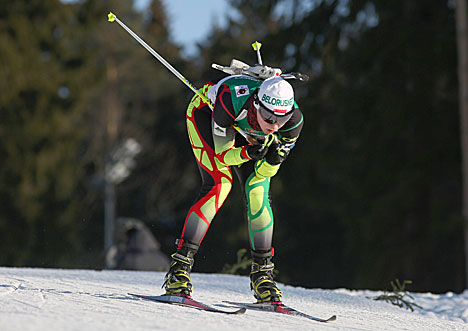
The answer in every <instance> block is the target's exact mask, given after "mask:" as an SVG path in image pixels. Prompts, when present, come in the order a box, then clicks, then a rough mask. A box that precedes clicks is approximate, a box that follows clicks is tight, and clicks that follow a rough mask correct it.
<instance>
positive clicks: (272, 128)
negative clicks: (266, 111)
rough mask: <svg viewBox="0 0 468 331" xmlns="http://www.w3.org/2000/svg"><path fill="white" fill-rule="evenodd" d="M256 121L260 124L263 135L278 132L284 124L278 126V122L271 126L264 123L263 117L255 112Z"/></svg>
mask: <svg viewBox="0 0 468 331" xmlns="http://www.w3.org/2000/svg"><path fill="white" fill-rule="evenodd" d="M257 121H258V124H260V127H261V128H262V131H263V133H265V134H271V133H274V132H276V131H278V130H279V129H280V128H281V127H282V126H283V125H284V124H285V123H283V124H282V125H280V124H279V123H278V122H276V123H274V124H271V123H268V122H266V121H265V120H264V119H263V117H262V116H261V115H260V112H258V111H257Z"/></svg>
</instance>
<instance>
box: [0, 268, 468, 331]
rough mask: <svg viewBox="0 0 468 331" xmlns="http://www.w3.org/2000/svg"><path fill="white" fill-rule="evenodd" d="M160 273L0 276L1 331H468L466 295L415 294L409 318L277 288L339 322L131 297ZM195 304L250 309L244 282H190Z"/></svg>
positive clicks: (8, 271) (340, 295)
mask: <svg viewBox="0 0 468 331" xmlns="http://www.w3.org/2000/svg"><path fill="white" fill-rule="evenodd" d="M163 278H164V273H160V272H130V271H92V270H57V269H26V268H0V330H2V331H10V330H15V331H16V330H22V331H25V330H80V331H84V330H93V331H94V330H96V331H100V330H112V331H121V330H132V331H136V330H171V331H178V330H192V331H197V330H200V331H202V330H203V331H206V330H242V331H246V330H295V331H296V330H305V329H308V330H411V331H418V330H421V331H428V330H468V291H465V292H464V293H462V294H460V295H457V294H453V293H446V294H444V295H435V294H431V293H415V294H412V295H413V296H414V298H415V302H416V303H417V304H419V305H420V306H422V309H418V308H416V310H415V311H414V312H410V311H408V310H405V309H401V308H398V307H396V306H393V305H391V304H388V303H385V302H381V301H374V300H371V299H369V297H375V296H377V295H379V294H382V293H380V292H372V291H350V290H345V289H338V290H321V289H304V288H299V287H292V286H287V285H284V284H279V285H280V288H281V289H282V290H283V292H284V295H283V301H284V303H285V304H288V305H289V306H291V307H294V308H296V309H297V310H300V311H303V312H305V313H308V314H311V315H314V316H317V317H322V318H328V317H330V316H331V315H336V316H337V320H336V321H333V322H329V323H326V324H324V323H319V322H314V321H311V320H308V319H305V318H302V317H294V316H287V315H282V314H277V313H271V312H263V311H254V310H248V311H247V312H246V313H245V314H244V315H224V314H217V313H210V312H205V311H200V310H197V309H192V308H184V307H178V306H173V305H168V304H163V303H156V302H151V301H145V300H141V299H138V298H133V297H131V296H129V295H127V293H128V292H133V293H139V294H146V295H160V294H162V292H163V291H162V289H161V284H162V282H163ZM192 281H193V283H194V293H193V296H194V297H195V298H196V299H198V300H199V301H202V302H204V303H206V304H211V305H214V306H217V307H219V308H223V309H232V307H230V306H228V305H225V304H223V303H222V301H223V300H231V301H242V302H253V301H254V300H253V297H252V295H251V293H250V289H249V279H248V278H247V277H243V276H232V275H219V274H197V273H194V274H193V275H192Z"/></svg>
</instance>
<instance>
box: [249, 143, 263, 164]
mask: <svg viewBox="0 0 468 331" xmlns="http://www.w3.org/2000/svg"><path fill="white" fill-rule="evenodd" d="M245 151H246V152H247V155H248V156H249V157H250V158H251V159H252V160H255V161H257V160H261V159H263V158H264V157H265V155H266V154H267V152H268V147H267V146H264V145H248V146H247V147H246V148H245Z"/></svg>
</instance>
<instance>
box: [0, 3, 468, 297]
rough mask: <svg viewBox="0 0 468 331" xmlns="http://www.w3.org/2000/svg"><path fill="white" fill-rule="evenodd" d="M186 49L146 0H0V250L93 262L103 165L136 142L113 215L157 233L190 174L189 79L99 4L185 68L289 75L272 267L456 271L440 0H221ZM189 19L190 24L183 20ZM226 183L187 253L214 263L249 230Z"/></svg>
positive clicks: (451, 68)
mask: <svg viewBox="0 0 468 331" xmlns="http://www.w3.org/2000/svg"><path fill="white" fill-rule="evenodd" d="M230 5H231V11H230V12H229V13H228V14H227V15H228V16H229V18H228V20H229V22H228V24H227V25H226V27H224V28H223V27H217V26H214V27H213V29H212V31H211V32H210V34H209V35H208V36H207V38H206V40H205V41H203V42H201V43H200V44H199V51H200V55H199V56H197V57H196V58H192V59H184V58H182V57H181V55H180V53H181V49H180V45H176V44H175V43H174V42H173V41H171V35H170V33H169V30H168V20H169V19H170V17H168V16H167V15H166V9H165V8H164V6H163V3H162V2H161V1H156V0H154V1H152V2H151V4H150V6H149V8H148V9H147V10H145V11H144V12H136V11H135V10H134V9H133V7H132V2H131V1H124V0H113V1H111V0H106V1H88V0H83V1H78V2H75V3H70V4H64V3H61V2H60V1H58V0H47V1H38V0H33V1H21V0H19V1H2V2H1V10H0V72H1V74H2V78H3V79H2V80H1V81H0V109H1V113H0V118H1V120H0V179H1V180H0V231H1V233H2V237H1V240H0V250H1V252H2V254H0V265H6V266H47V267H89V268H100V267H102V266H103V253H102V247H103V242H102V241H103V217H104V216H103V192H102V190H103V187H102V176H103V173H104V167H105V162H106V158H108V156H109V153H110V151H112V150H113V148H115V147H116V146H118V145H119V144H120V143H121V142H122V141H124V140H125V139H126V138H128V137H132V138H134V139H136V140H137V141H138V142H139V143H140V144H141V145H142V153H140V155H139V156H138V157H137V159H136V167H135V168H134V169H133V170H132V173H131V175H130V176H129V177H128V178H127V179H126V180H125V181H123V182H122V183H121V184H119V185H118V186H117V215H119V216H128V217H136V218H140V219H142V220H143V221H144V222H145V223H146V224H147V225H149V226H150V228H151V229H152V231H153V233H154V234H155V236H156V237H157V238H158V239H159V240H160V241H161V243H162V247H163V250H164V251H166V252H167V253H170V252H172V251H173V249H174V246H173V242H174V240H175V239H176V238H177V237H178V236H179V235H180V230H181V226H182V223H183V221H184V218H185V213H186V211H187V209H188V207H189V205H190V203H191V202H192V199H193V198H194V197H195V195H196V194H197V191H198V185H199V181H200V180H199V178H198V176H199V175H198V171H197V169H196V167H195V164H194V162H193V160H192V152H191V151H190V148H189V143H188V138H187V135H186V131H185V108H186V105H187V104H188V102H189V100H190V98H191V95H192V94H191V92H190V90H188V89H187V88H186V87H185V86H184V85H183V84H182V83H181V82H180V81H178V80H177V78H175V77H174V76H173V75H172V74H171V73H170V72H168V71H167V70H166V69H165V68H164V67H163V66H162V65H161V64H160V63H158V62H157V61H156V60H155V59H154V58H153V57H152V56H151V55H150V54H149V53H148V52H146V50H144V49H143V48H142V47H141V46H140V45H138V44H137V43H136V42H135V41H133V39H132V38H131V37H130V36H129V35H127V34H126V33H125V32H124V31H123V30H122V29H121V28H120V27H118V26H117V25H116V24H110V23H108V22H107V21H106V17H107V13H108V12H109V11H110V10H112V11H113V12H115V13H116V14H117V15H118V17H119V18H121V19H122V20H124V21H125V22H126V23H127V25H129V26H130V27H132V29H134V31H135V32H137V33H138V34H139V35H140V36H141V37H142V38H143V39H144V40H145V41H147V42H148V43H149V44H150V45H152V46H153V47H154V48H155V49H156V50H157V51H158V52H159V53H160V54H161V55H162V56H164V57H165V58H166V59H167V60H168V61H169V62H170V63H171V64H172V65H174V67H176V68H177V69H178V70H179V71H181V72H182V73H183V74H184V76H186V77H187V78H188V79H189V80H190V81H191V82H192V83H193V84H195V85H196V86H201V85H202V84H203V83H204V82H205V81H208V80H211V79H217V78H220V77H222V76H223V74H222V73H220V72H216V71H215V70H213V69H211V63H219V64H223V65H228V64H229V63H230V61H231V59H232V58H236V59H239V60H242V61H244V62H247V63H250V64H254V63H255V62H256V56H255V53H254V52H253V50H252V48H251V43H252V42H253V41H255V40H259V41H261V42H262V43H263V46H262V57H263V61H264V63H266V64H268V65H271V66H273V67H281V68H282V69H283V70H284V71H301V72H305V73H307V74H309V75H310V76H311V80H310V81H309V82H308V83H302V82H296V81H295V82H292V83H293V85H294V87H295V90H296V95H297V99H298V103H299V106H300V107H301V109H302V110H303V112H304V114H305V120H306V122H305V127H304V130H303V133H302V135H301V137H300V141H299V143H298V144H297V146H296V147H295V149H294V150H293V151H292V153H291V155H290V157H289V159H288V160H287V161H286V162H285V164H284V165H283V166H282V168H281V170H280V173H279V174H278V175H277V176H276V177H275V178H274V179H273V181H272V193H273V202H274V210H275V214H276V223H275V238H274V246H275V250H276V257H275V263H276V264H277V268H278V270H279V275H278V279H279V280H280V281H283V282H288V283H290V284H295V285H302V286H307V287H350V288H387V287H388V284H389V282H390V281H391V280H393V279H395V278H399V279H410V280H412V281H413V282H414V284H413V285H412V290H424V291H447V290H453V291H460V290H462V289H463V288H464V279H465V274H464V258H463V221H462V216H461V168H460V164H461V155H460V143H459V134H460V133H459V118H458V99H457V97H458V94H457V93H458V90H457V84H458V81H457V72H456V68H457V58H456V39H455V38H456V35H455V8H454V3H453V2H451V1H448V2H447V1H432V2H427V3H421V2H420V1H415V0H407V1H397V2H395V1H393V2H384V1H362V0H350V1H312V2H311V1H298V0H289V1H287V0H283V1H279V0H276V1H244V0H231V1H230ZM191 28H196V27H191ZM241 205H242V197H241V192H240V189H239V187H238V185H237V183H236V185H235V186H234V188H233V191H232V193H231V196H230V198H229V199H228V200H227V202H226V203H225V205H224V206H223V208H222V209H221V210H220V212H219V214H218V215H217V217H216V218H215V220H214V221H213V224H212V228H211V229H210V231H209V233H208V235H207V236H206V238H205V241H204V244H203V246H202V248H201V250H200V252H199V254H198V258H197V261H196V265H195V269H194V270H195V271H199V272H219V271H220V270H221V269H222V268H223V266H224V265H225V264H227V263H229V264H232V263H233V262H235V260H236V253H237V250H238V249H240V248H243V247H248V240H247V229H246V221H245V218H244V215H243V214H242V212H241Z"/></svg>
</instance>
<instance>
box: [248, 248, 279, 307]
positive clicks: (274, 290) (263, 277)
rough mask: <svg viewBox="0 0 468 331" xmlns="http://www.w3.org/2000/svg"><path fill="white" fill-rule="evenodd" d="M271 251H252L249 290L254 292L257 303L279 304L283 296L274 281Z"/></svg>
mask: <svg viewBox="0 0 468 331" xmlns="http://www.w3.org/2000/svg"><path fill="white" fill-rule="evenodd" d="M272 255H273V254H272V251H271V250H269V251H266V252H265V251H263V252H261V251H252V260H253V261H252V269H251V271H250V289H251V290H253V291H254V297H255V298H256V299H257V302H259V303H260V302H275V303H280V302H281V298H282V296H283V292H281V291H280V290H279V289H278V287H277V285H276V283H275V281H274V280H273V270H274V268H275V265H274V264H273V263H272V262H271V257H272Z"/></svg>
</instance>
